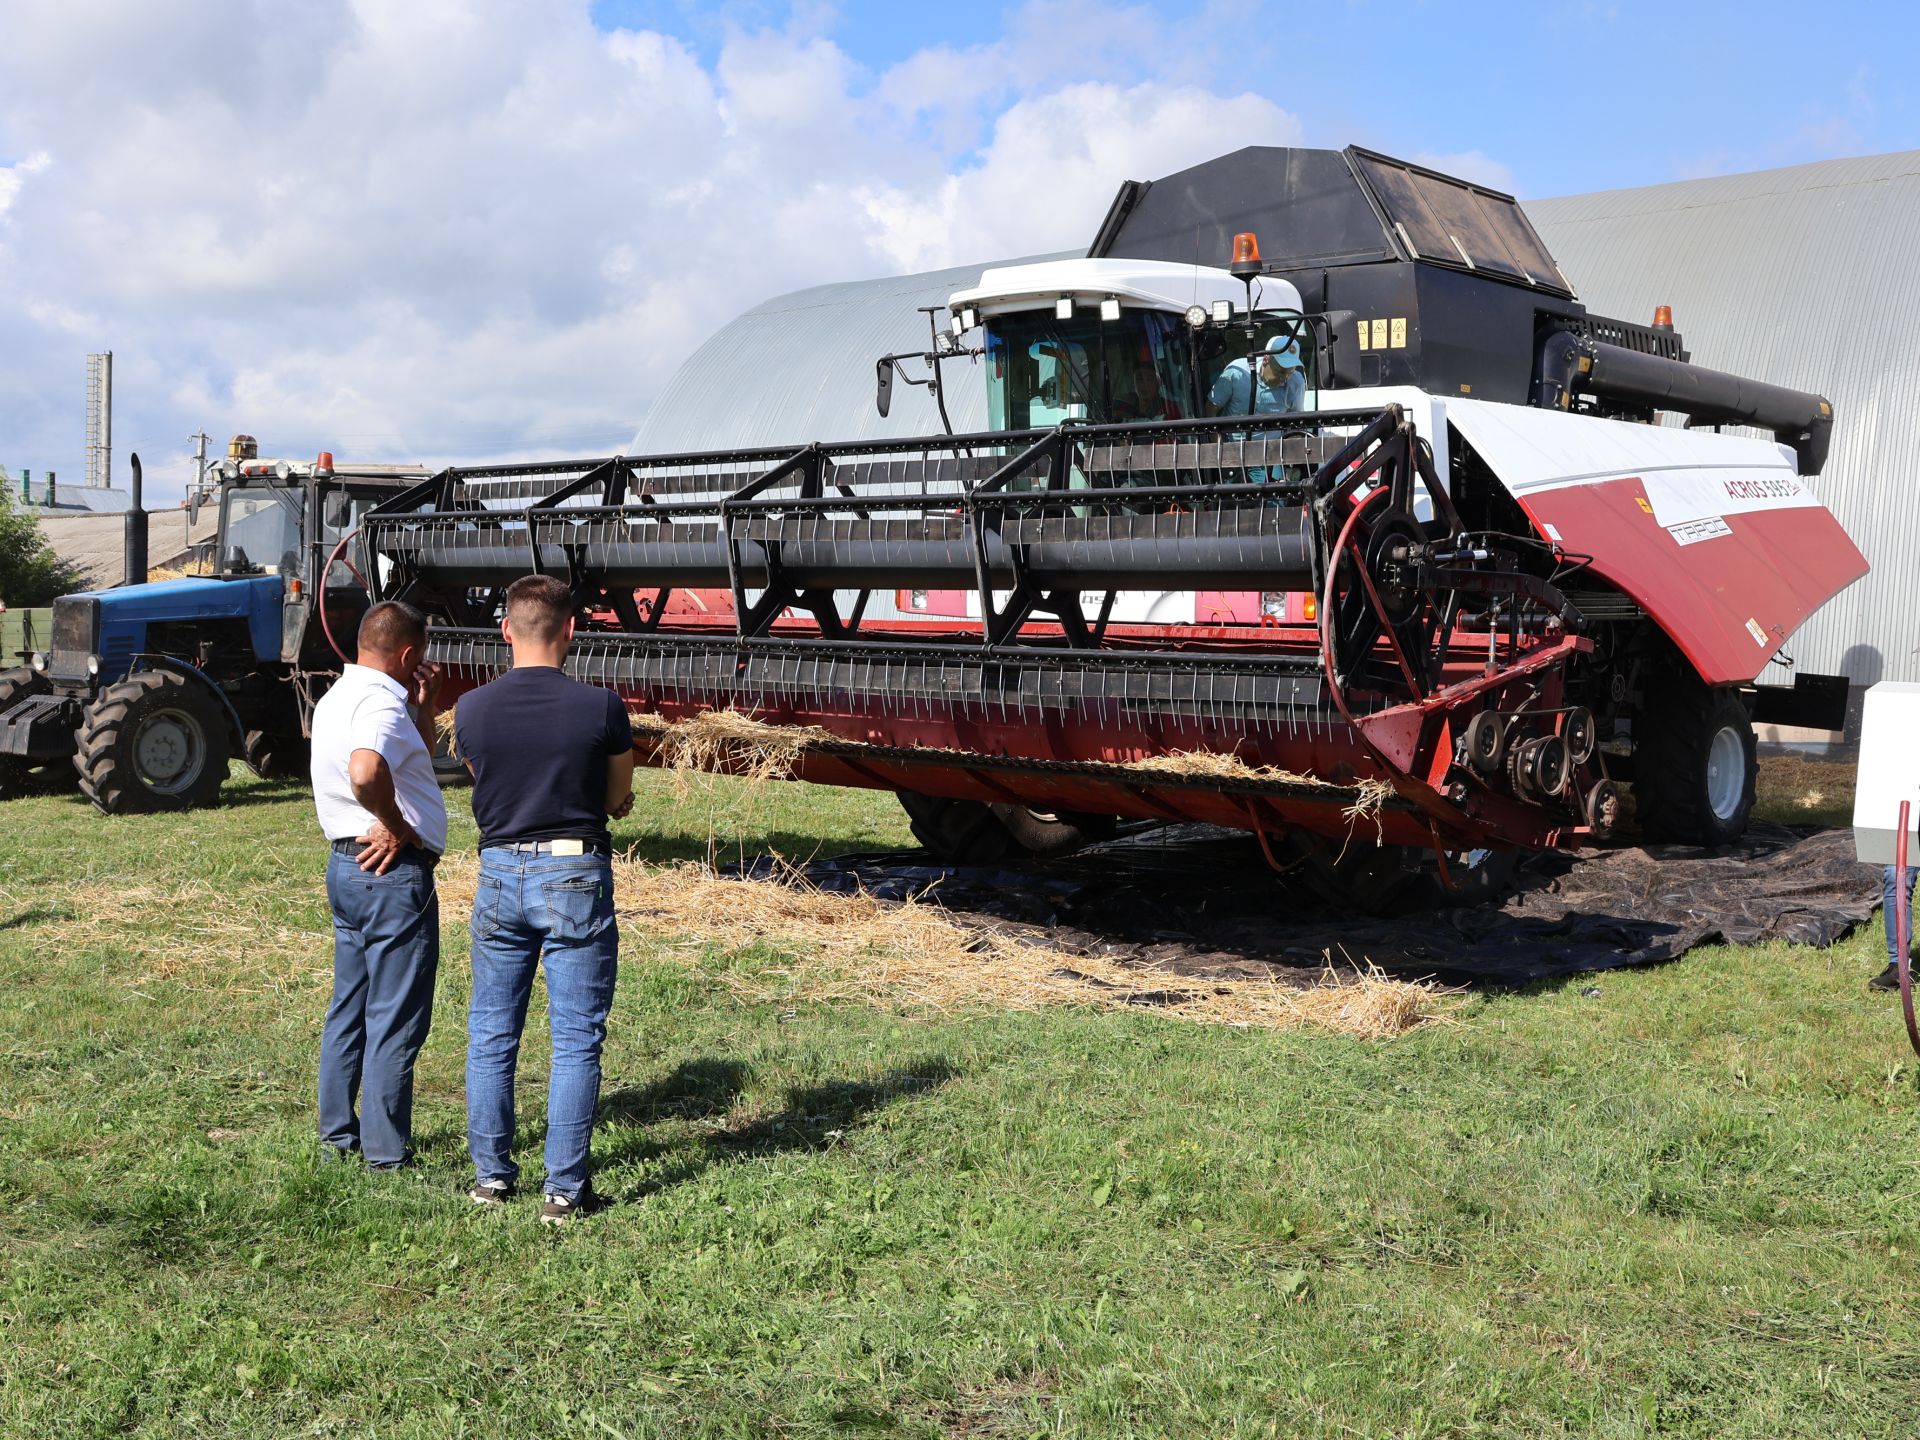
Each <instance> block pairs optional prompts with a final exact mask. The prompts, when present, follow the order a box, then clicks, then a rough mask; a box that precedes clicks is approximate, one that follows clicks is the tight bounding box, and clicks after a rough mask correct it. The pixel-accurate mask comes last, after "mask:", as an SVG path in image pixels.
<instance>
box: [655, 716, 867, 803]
mask: <svg viewBox="0 0 1920 1440" xmlns="http://www.w3.org/2000/svg"><path fill="white" fill-rule="evenodd" d="M632 719H633V726H634V730H635V732H636V733H637V734H639V735H640V736H641V737H642V738H644V739H646V740H648V741H650V742H652V745H653V749H654V753H655V755H656V756H658V757H659V760H660V763H661V764H662V765H663V766H664V767H666V769H667V770H668V772H669V773H670V774H671V775H672V777H673V784H674V790H675V792H676V793H677V794H679V795H682V796H684V795H686V794H687V793H688V788H689V784H688V782H689V778H690V777H691V776H694V775H717V774H728V775H736V776H738V777H740V778H741V779H743V780H745V781H746V782H747V783H748V784H749V785H758V784H760V783H762V782H764V781H767V780H791V779H792V778H793V765H794V762H795V761H796V760H798V759H799V758H800V756H801V755H802V754H804V753H805V752H806V750H807V748H808V747H809V746H811V745H815V744H818V743H819V742H821V741H823V740H832V739H833V738H834V735H833V733H832V732H831V731H828V730H822V729H821V728H820V727H819V726H817V725H769V724H767V723H766V722H765V721H762V720H755V719H754V718H753V717H752V716H750V715H742V714H741V713H740V712H739V711H738V710H702V711H701V712H700V713H699V714H697V715H694V716H691V717H689V718H688V719H685V720H679V721H675V722H673V723H671V724H669V723H668V722H667V721H666V720H664V719H663V718H662V717H661V716H659V715H655V714H652V713H651V712H648V711H636V712H634V713H633V716H632Z"/></svg>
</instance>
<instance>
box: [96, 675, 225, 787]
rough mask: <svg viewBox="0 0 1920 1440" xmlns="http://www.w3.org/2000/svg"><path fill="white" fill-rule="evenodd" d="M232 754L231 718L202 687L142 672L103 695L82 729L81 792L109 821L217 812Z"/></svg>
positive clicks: (185, 679)
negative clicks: (203, 808) (208, 808)
mask: <svg viewBox="0 0 1920 1440" xmlns="http://www.w3.org/2000/svg"><path fill="white" fill-rule="evenodd" d="M230 753H231V750H230V743H229V741H228V738H227V722H226V717H225V716H224V715H222V714H221V713H220V707H219V705H218V703H217V702H216V700H215V698H214V697H213V696H212V695H209V694H208V693H207V692H206V689H205V687H204V686H203V684H202V682H200V681H198V680H195V679H192V678H191V677H189V676H186V675H182V674H180V673H178V672H177V671H173V670H143V671H141V672H140V673H139V674H137V675H129V676H128V677H127V678H126V679H125V680H122V681H121V682H120V683H119V684H117V685H109V686H108V687H107V688H106V689H104V690H102V691H101V692H100V694H99V696H98V698H96V699H95V700H94V702H93V704H92V705H91V706H89V707H88V708H87V714H86V718H85V719H84V720H82V721H81V724H80V749H79V753H78V754H76V755H75V756H74V761H73V763H74V766H75V768H77V769H78V770H79V772H80V789H81V790H82V792H84V793H85V795H86V797H87V798H88V799H89V800H91V801H92V802H93V803H94V806H95V808H97V809H99V810H100V811H102V812H103V813H105V814H108V815H136V814H144V813H147V812H150V811H156V810H186V809H189V808H191V807H193V806H196V805H213V804H216V803H218V801H219V798H220V786H221V785H222V784H223V783H224V782H225V781H226V778H227V760H228V758H229V755H230Z"/></svg>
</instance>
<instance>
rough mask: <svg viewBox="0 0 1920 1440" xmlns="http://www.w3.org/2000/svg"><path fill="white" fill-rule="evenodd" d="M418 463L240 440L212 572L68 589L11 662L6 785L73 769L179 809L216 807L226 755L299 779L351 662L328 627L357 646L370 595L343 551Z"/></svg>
mask: <svg viewBox="0 0 1920 1440" xmlns="http://www.w3.org/2000/svg"><path fill="white" fill-rule="evenodd" d="M423 474H424V472H423V471H422V470H420V469H418V468H415V467H408V466H351V467H348V466H339V467H336V466H335V464H334V462H333V457H332V456H331V455H328V454H325V453H322V454H321V455H320V456H319V457H318V458H317V459H315V460H309V461H290V460H273V459H261V458H259V457H258V455H257V454H255V453H253V447H252V446H251V444H250V443H246V437H237V438H236V441H235V444H234V446H233V447H232V448H231V449H230V451H229V455H228V457H227V458H226V459H225V460H223V461H221V462H219V464H217V465H216V466H215V467H213V469H212V472H211V476H210V488H211V489H212V490H213V493H215V494H217V497H218V503H219V506H220V512H219V526H218V530H217V532H216V537H215V539H214V542H213V549H212V555H211V561H212V563H211V565H210V567H209V568H210V572H211V573H208V574H205V575H188V576H183V577H180V578H176V579H170V580H160V581H153V582H145V581H144V580H141V579H136V578H135V577H131V576H130V577H128V579H129V581H130V583H128V584H125V585H122V586H118V587H114V588H111V589H103V590H95V591H88V592H85V593H82V594H78V595H68V596H64V597H62V598H61V599H59V600H57V601H55V602H54V606H53V623H52V627H51V634H50V640H51V643H50V645H49V646H48V648H47V649H46V650H44V651H41V652H39V653H36V654H35V655H34V656H33V657H32V658H31V661H30V663H29V664H28V665H27V666H23V667H21V668H18V669H15V670H10V671H7V672H5V673H4V674H0V797H6V796H10V795H12V794H17V793H22V792H24V791H27V790H32V789H46V788H49V787H53V786H57V785H61V784H66V783H71V782H72V781H73V780H75V779H77V780H78V783H79V786H80V788H81V790H82V791H83V792H84V793H85V794H86V795H87V797H88V798H89V799H90V800H92V801H93V803H94V804H95V805H96V806H98V807H99V808H100V809H101V810H103V811H105V812H106V813H108V814H118V813H123V812H131V811H146V810H171V809H181V808H185V807H187V806H190V805H205V804H211V803H213V802H215V801H216V800H217V798H218V795H219V792H220V787H221V785H222V784H223V783H224V782H225V780H226V778H227V773H228V761H229V760H230V759H233V758H242V759H245V760H246V761H247V763H248V764H249V765H251V766H252V767H253V768H254V769H255V770H256V771H257V772H259V773H260V774H262V775H269V776H280V775H292V774H299V773H304V769H305V763H306V736H307V734H308V721H309V718H310V716H311V714H312V709H313V704H314V702H315V701H316V700H317V699H318V698H319V696H320V695H321V694H322V693H324V691H325V689H326V687H327V685H328V684H330V683H331V682H332V680H333V678H334V677H335V676H336V675H337V674H338V673H339V668H340V664H341V661H340V659H339V657H338V655H337V654H336V653H335V650H334V647H333V645H332V643H331V641H330V640H329V638H328V632H331V634H332V635H333V636H337V637H339V638H340V640H341V642H342V644H343V645H344V646H345V647H346V648H347V650H348V653H351V647H352V638H351V637H352V636H353V634H354V632H355V630H356V628H357V626H358V621H359V617H360V615H361V614H362V613H364V611H365V609H366V607H367V605H368V603H369V601H368V598H367V588H366V584H365V582H364V580H363V579H362V578H361V576H360V574H359V573H358V571H357V569H356V568H355V567H354V566H353V564H352V563H351V561H350V560H347V559H346V558H344V557H338V558H335V557H334V551H335V549H336V547H337V544H338V542H339V541H340V539H341V538H342V536H344V535H347V534H349V533H350V532H351V531H352V530H354V529H355V528H357V526H358V524H359V520H360V517H361V516H362V515H364V514H365V513H366V511H368V510H369V509H371V508H372V507H373V506H374V505H376V504H378V503H379V502H380V501H381V500H383V499H386V498H388V497H390V496H392V495H393V494H394V493H396V491H397V490H398V489H401V488H404V486H406V485H408V484H411V483H415V482H417V481H418V480H419V479H420V477H421V476H422V475H423ZM206 498H209V497H208V496H206V495H202V496H200V497H197V498H196V507H197V504H198V503H199V502H200V501H204V499H206ZM330 559H331V561H332V563H331V564H329V560H330ZM323 569H324V571H325V573H324V574H323V573H322V571H323Z"/></svg>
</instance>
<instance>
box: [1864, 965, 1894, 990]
mask: <svg viewBox="0 0 1920 1440" xmlns="http://www.w3.org/2000/svg"><path fill="white" fill-rule="evenodd" d="M1899 988H1900V967H1899V966H1898V965H1889V966H1887V968H1886V969H1884V970H1882V971H1881V972H1880V973H1879V974H1878V975H1876V976H1874V977H1873V979H1871V980H1869V981H1867V989H1869V990H1898V989H1899Z"/></svg>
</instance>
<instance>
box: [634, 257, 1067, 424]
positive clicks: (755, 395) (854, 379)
mask: <svg viewBox="0 0 1920 1440" xmlns="http://www.w3.org/2000/svg"><path fill="white" fill-rule="evenodd" d="M1068 253H1069V254H1073V253H1078V252H1071V251H1070V252H1068ZM1030 258H1032V259H1035V260H1053V259H1061V258H1064V257H1063V256H1057V255H1036V256H1032V257H1030ZM1020 263H1023V262H1021V261H989V262H987V264H1020ZM987 264H981V265H957V266H954V267H953V268H951V269H948V270H928V271H925V272H923V273H921V274H917V275H891V276H887V277H885V278H882V279H878V280H855V281H848V282H844V283H840V284H834V285H815V286H813V287H812V288H811V289H807V290H796V291H794V292H793V293H792V294H790V295H779V296H776V297H774V298H773V299H771V300H768V301H766V302H764V303H763V304H760V305H756V306H754V308H753V309H751V310H749V311H747V313H746V314H744V315H742V316H740V317H739V318H738V319H736V320H733V321H731V322H729V323H728V324H726V325H723V326H722V327H721V328H720V330H719V332H718V333H717V334H715V335H714V336H713V338H712V339H710V340H708V341H707V343H706V344H704V345H702V346H701V347H700V348H699V349H698V350H696V351H694V352H693V354H692V355H690V356H688V357H687V360H686V363H685V364H683V365H682V366H681V367H680V368H679V370H677V371H676V372H675V373H674V376H673V378H672V379H671V380H669V381H668V382H667V384H666V388H665V389H663V390H662V391H661V392H660V394H659V395H658V396H657V397H655V399H654V402H653V404H652V405H651V406H650V407H649V408H648V410H647V415H646V419H644V420H643V421H641V422H640V430H639V432H638V433H637V434H636V435H635V436H634V438H633V445H632V453H633V454H636V455H644V454H664V453H674V452H679V451H687V450H720V449H733V448H737V447H744V446H754V445H787V444H791V445H795V446H799V445H804V444H807V443H809V442H812V441H815V440H877V439H886V438H891V437H900V438H907V437H911V436H914V435H937V434H939V433H940V412H939V411H938V410H937V409H936V408H935V407H934V403H933V400H932V398H931V397H930V396H929V395H928V393H927V391H926V389H925V387H923V386H917V385H905V384H901V383H899V382H898V381H896V382H895V384H894V387H893V404H892V409H891V413H890V414H889V415H888V416H887V417H886V418H885V419H882V418H881V417H880V414H879V412H878V411H876V410H875V409H874V405H873V390H874V369H873V366H874V361H876V360H878V359H879V358H880V357H881V356H882V355H889V354H897V353H899V352H901V351H909V350H911V351H920V350H924V349H926V347H927V343H928V341H927V320H926V317H925V316H924V315H921V314H920V313H918V307H920V306H922V305H945V304H946V302H947V297H948V296H949V295H951V294H953V293H954V292H955V291H956V290H964V289H966V288H968V287H969V286H972V285H977V284H979V283H980V272H981V271H982V270H985V269H986V268H987ZM972 366H973V362H969V361H959V362H950V363H949V364H947V365H946V366H945V367H943V368H944V369H945V371H946V373H947V413H948V415H949V416H951V417H952V420H953V428H954V430H955V431H956V432H959V433H964V432H966V431H968V430H982V429H985V428H986V423H987V397H986V386H984V385H983V384H981V383H980V382H979V376H978V373H977V372H976V371H975V370H974V369H973V368H972ZM907 371H908V373H909V374H912V375H915V376H918V375H920V374H923V373H924V367H922V366H921V365H919V364H918V363H917V362H914V361H908V362H907Z"/></svg>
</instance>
